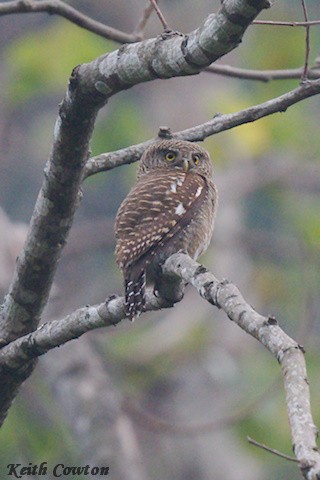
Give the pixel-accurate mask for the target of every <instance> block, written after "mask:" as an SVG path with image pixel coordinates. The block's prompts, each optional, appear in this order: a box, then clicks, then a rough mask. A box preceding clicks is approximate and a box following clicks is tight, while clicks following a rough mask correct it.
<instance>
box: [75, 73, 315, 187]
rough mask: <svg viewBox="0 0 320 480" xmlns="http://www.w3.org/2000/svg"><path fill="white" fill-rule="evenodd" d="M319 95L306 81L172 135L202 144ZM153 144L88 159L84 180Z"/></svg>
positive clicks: (127, 160)
mask: <svg viewBox="0 0 320 480" xmlns="http://www.w3.org/2000/svg"><path fill="white" fill-rule="evenodd" d="M319 94H320V80H316V81H313V82H307V83H304V84H302V85H301V86H300V87H297V88H295V89H294V90H291V91H290V92H287V93H285V94H283V95H280V96H279V97H276V98H273V99H271V100H268V101H267V102H263V103H260V104H259V105H254V106H253V107H249V108H246V109H245V110H240V111H239V112H235V113H228V114H226V115H221V114H218V115H215V116H214V117H213V118H212V120H209V121H208V122H205V123H202V124H200V125H196V126H194V127H191V128H188V129H186V130H182V131H180V132H175V133H173V136H174V137H176V138H181V139H182V140H189V141H190V142H199V141H203V140H204V139H205V138H207V137H210V136H212V135H215V134H216V133H220V132H224V131H225V130H230V129H231V128H234V127H238V126H239V125H243V124H245V123H250V122H255V121H256V120H259V119H260V118H263V117H266V116H268V115H272V114H274V113H279V112H285V111H286V110H287V109H288V108H289V107H291V106H292V105H294V104H296V103H298V102H301V101H302V100H305V99H306V98H309V97H312V96H314V95H319ZM153 141H154V140H148V141H147V142H143V143H139V144H137V145H132V146H130V147H128V148H123V149H121V150H117V151H115V152H109V153H103V154H100V155H97V156H96V157H92V158H90V160H88V162H87V164H86V166H85V170H84V178H86V177H89V176H91V175H94V174H95V173H99V172H103V171H107V170H111V169H113V168H116V167H119V166H121V165H127V164H130V163H134V162H136V161H138V160H139V158H140V157H141V155H142V154H143V152H144V150H145V149H146V148H147V147H148V146H149V145H150V144H151V143H152V142H153Z"/></svg>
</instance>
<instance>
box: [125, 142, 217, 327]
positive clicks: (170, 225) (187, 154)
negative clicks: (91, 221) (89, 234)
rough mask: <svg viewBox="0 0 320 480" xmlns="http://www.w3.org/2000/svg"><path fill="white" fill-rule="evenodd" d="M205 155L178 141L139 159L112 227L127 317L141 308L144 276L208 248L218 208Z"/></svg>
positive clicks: (161, 145)
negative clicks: (183, 254) (176, 256)
mask: <svg viewBox="0 0 320 480" xmlns="http://www.w3.org/2000/svg"><path fill="white" fill-rule="evenodd" d="M212 174H213V168H212V163H211V160H210V157H209V154H208V153H207V151H206V150H204V149H203V148H202V147H200V146H199V145H196V144H194V143H191V142H186V141H182V140H174V139H170V140H161V141H158V142H156V143H154V144H152V145H151V146H150V147H148V148H147V149H146V150H145V152H144V153H143V155H142V157H141V160H140V164H139V168H138V175H137V181H136V184H135V185H134V187H133V188H132V190H131V191H130V193H129V194H128V196H127V197H126V198H125V200H124V201H123V203H122V204H121V206H120V208H119V211H118V214H117V217H116V222H115V233H116V261H117V264H118V265H119V267H120V268H121V270H122V272H123V275H124V282H125V300H126V315H127V316H128V317H129V318H130V320H133V319H134V317H137V316H138V315H139V314H140V313H141V312H143V311H144V307H145V285H146V276H147V278H148V279H150V278H151V279H152V281H153V282H155V286H154V288H155V290H156V289H157V286H156V282H157V275H155V273H156V272H157V270H158V271H159V266H160V265H161V264H163V263H164V262H165V260H166V259H167V258H168V257H169V256H170V255H172V254H173V253H176V252H178V251H179V250H183V251H184V252H186V253H188V255H190V257H192V258H194V259H196V258H197V257H198V256H199V255H201V254H202V253H203V252H204V251H205V250H206V248H207V247H208V245H209V242H210V239H211V236H212V232H213V222H214V216H215V210H216V204H217V191H216V188H215V185H214V183H213V181H212Z"/></svg>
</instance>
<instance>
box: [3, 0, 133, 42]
mask: <svg viewBox="0 0 320 480" xmlns="http://www.w3.org/2000/svg"><path fill="white" fill-rule="evenodd" d="M37 12H47V13H48V14H50V15H53V14H54V15H60V16H61V17H64V18H65V19H67V20H69V21H70V22H72V23H75V24H76V25H78V26H79V27H81V28H84V29H86V30H89V32H93V33H96V34H97V35H100V36H101V37H104V38H108V39H110V40H114V41H115V42H119V43H133V42H137V41H139V40H141V34H140V33H137V34H130V33H125V32H122V31H120V30H117V29H116V28H112V27H108V26H107V25H105V24H104V23H101V22H98V21H96V20H93V19H92V18H90V17H88V16H87V15H84V14H83V13H81V12H79V11H78V10H76V9H75V8H73V7H71V6H70V5H68V4H67V3H65V2H63V1H62V0H17V1H12V2H6V3H2V4H1V5H0V16H1V15H9V14H12V13H37Z"/></svg>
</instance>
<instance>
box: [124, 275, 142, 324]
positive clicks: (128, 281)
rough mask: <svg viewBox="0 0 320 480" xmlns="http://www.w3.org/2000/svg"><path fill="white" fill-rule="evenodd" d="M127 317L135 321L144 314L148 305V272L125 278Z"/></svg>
mask: <svg viewBox="0 0 320 480" xmlns="http://www.w3.org/2000/svg"><path fill="white" fill-rule="evenodd" d="M125 299H126V304H125V305H126V316H127V317H128V318H129V319H130V320H131V321H132V322H133V320H134V319H135V318H137V317H139V315H140V314H141V313H142V312H144V310H145V304H146V272H145V270H142V271H140V272H139V273H138V275H137V276H135V275H130V277H128V278H125Z"/></svg>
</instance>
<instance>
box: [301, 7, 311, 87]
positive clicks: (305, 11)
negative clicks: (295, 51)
mask: <svg viewBox="0 0 320 480" xmlns="http://www.w3.org/2000/svg"><path fill="white" fill-rule="evenodd" d="M301 5H302V10H303V15H304V19H305V21H306V22H308V20H309V18H308V9H307V4H306V2H305V0H301ZM309 56H310V25H308V26H306V54H305V60H304V69H303V73H302V76H301V83H304V82H306V81H307V79H308V66H309Z"/></svg>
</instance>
